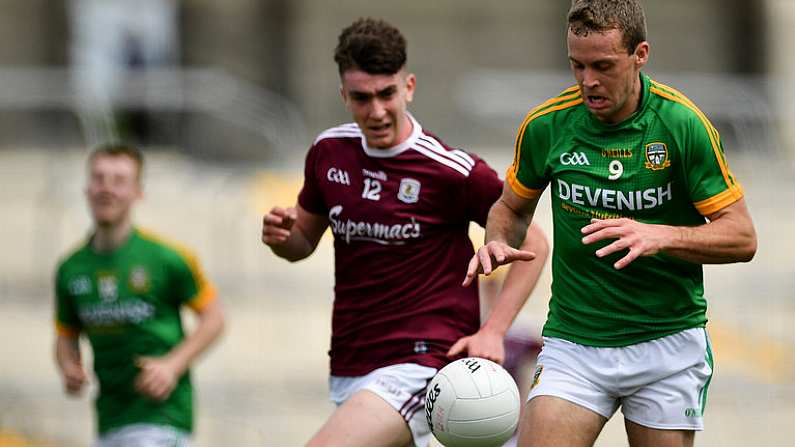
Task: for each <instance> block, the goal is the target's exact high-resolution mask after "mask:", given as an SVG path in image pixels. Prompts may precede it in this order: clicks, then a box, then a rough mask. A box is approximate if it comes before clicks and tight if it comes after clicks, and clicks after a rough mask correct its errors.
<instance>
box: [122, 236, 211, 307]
mask: <svg viewBox="0 0 795 447" xmlns="http://www.w3.org/2000/svg"><path fill="white" fill-rule="evenodd" d="M138 233H139V234H140V235H141V237H143V238H145V239H149V240H151V241H154V242H157V243H160V244H163V245H165V246H167V247H169V248H171V249H172V250H174V251H176V252H177V253H178V254H179V255H180V256H181V257H182V259H184V260H185V263H186V264H188V269H190V272H191V275H193V278H194V279H195V280H196V285H197V288H198V292H197V293H196V295H195V296H193V297H192V298H191V299H189V300H187V301H186V305H187V306H189V307H190V308H191V309H193V310H195V311H197V312H200V311H201V310H202V309H204V308H205V307H206V306H207V304H209V303H210V301H212V300H214V299H215V298H216V295H217V292H216V290H215V287H214V286H213V285H212V284H211V283H210V282H209V281H207V279H206V278H205V276H204V274H202V271H201V269H200V268H199V262H198V260H197V259H196V256H195V255H194V254H193V252H192V251H190V250H189V249H187V248H186V247H185V246H184V245H182V244H180V243H177V242H173V241H170V240H167V239H164V238H163V237H161V236H160V235H158V234H156V233H153V232H151V231H149V230H145V229H141V228H138Z"/></svg>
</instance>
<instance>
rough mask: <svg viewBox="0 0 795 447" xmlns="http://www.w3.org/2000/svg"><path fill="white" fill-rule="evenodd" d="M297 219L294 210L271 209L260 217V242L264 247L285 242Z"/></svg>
mask: <svg viewBox="0 0 795 447" xmlns="http://www.w3.org/2000/svg"><path fill="white" fill-rule="evenodd" d="M297 217H298V214H297V213H296V211H295V208H292V207H290V208H280V207H278V206H277V207H273V208H272V209H271V210H270V211H269V212H268V214H266V215H265V216H263V217H262V242H264V243H265V244H266V245H280V244H284V243H285V242H287V239H289V238H290V232H291V231H292V228H293V224H294V223H295V219H296V218H297Z"/></svg>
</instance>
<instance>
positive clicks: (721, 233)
mask: <svg viewBox="0 0 795 447" xmlns="http://www.w3.org/2000/svg"><path fill="white" fill-rule="evenodd" d="M665 228H666V233H667V234H668V237H667V238H666V244H665V245H664V246H663V249H662V251H663V252H664V253H666V254H668V255H670V256H674V257H676V258H679V259H684V260H685V261H689V262H694V263H698V264H726V263H731V262H747V261H750V260H751V259H752V258H753V257H754V254H755V253H756V234H755V232H754V229H753V226H752V225H745V224H743V223H742V222H738V221H737V220H736V219H720V220H716V221H713V222H710V223H707V224H704V225H700V226H697V227H665Z"/></svg>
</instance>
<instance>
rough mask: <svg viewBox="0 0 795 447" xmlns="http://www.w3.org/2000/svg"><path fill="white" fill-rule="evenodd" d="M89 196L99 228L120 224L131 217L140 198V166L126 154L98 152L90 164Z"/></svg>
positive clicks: (92, 211) (89, 203) (87, 189)
mask: <svg viewBox="0 0 795 447" xmlns="http://www.w3.org/2000/svg"><path fill="white" fill-rule="evenodd" d="M88 175H89V178H88V186H87V187H86V198H87V199H88V205H89V207H90V208H91V214H92V216H93V218H94V223H95V224H96V225H97V226H98V227H110V226H114V225H118V224H120V223H122V222H124V221H125V220H126V219H128V218H129V215H130V208H131V207H132V205H133V204H134V203H135V201H136V200H138V199H139V198H140V197H141V195H142V194H141V185H140V181H139V178H138V166H137V164H136V163H135V161H134V160H133V159H131V158H130V157H127V156H124V155H117V156H111V155H97V156H95V157H94V159H93V160H92V161H91V164H90V166H89V173H88Z"/></svg>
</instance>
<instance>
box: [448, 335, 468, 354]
mask: <svg viewBox="0 0 795 447" xmlns="http://www.w3.org/2000/svg"><path fill="white" fill-rule="evenodd" d="M468 342H469V337H464V338H460V339H458V341H457V342H455V343H453V346H451V347H450V349H449V350H448V351H447V356H448V357H455V356H457V355H458V354H461V353H462V352H463V351H464V349H465V348H466V346H467V343H468Z"/></svg>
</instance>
